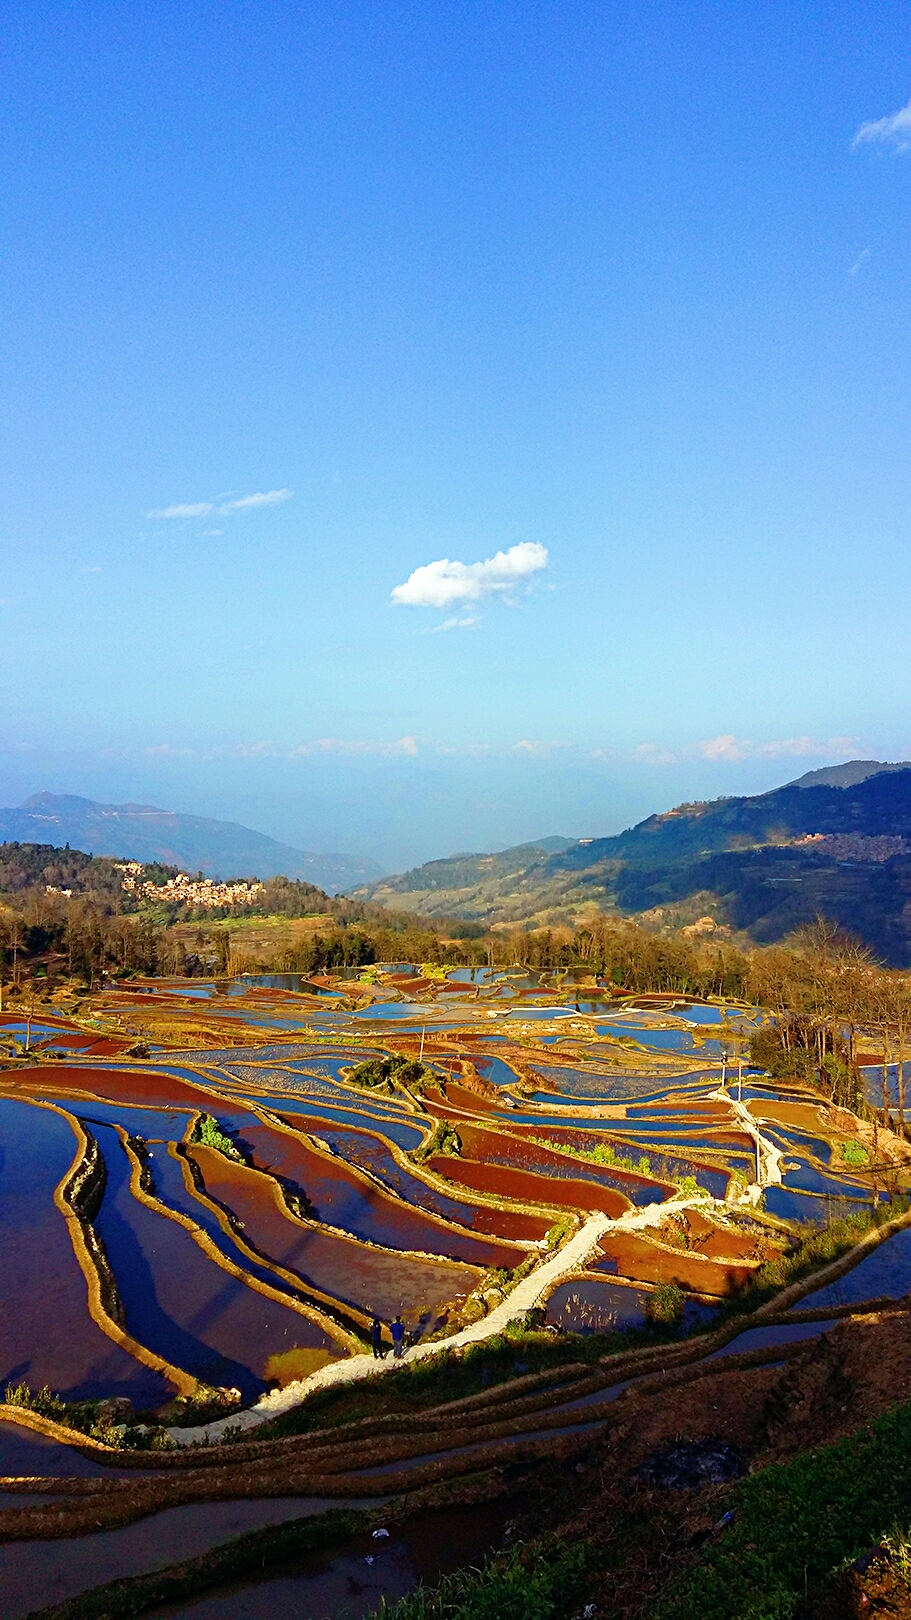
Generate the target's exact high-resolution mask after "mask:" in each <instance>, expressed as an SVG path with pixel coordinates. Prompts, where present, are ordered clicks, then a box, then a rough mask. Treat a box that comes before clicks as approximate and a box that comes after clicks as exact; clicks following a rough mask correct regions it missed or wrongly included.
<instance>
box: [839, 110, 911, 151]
mask: <svg viewBox="0 0 911 1620" xmlns="http://www.w3.org/2000/svg"><path fill="white" fill-rule="evenodd" d="M871 143H875V144H878V145H880V146H894V147H895V150H896V151H897V152H907V151H908V149H909V148H911V101H909V102H908V105H907V107H900V108H899V110H898V112H896V113H891V114H890V115H889V117H888V118H877V119H874V120H873V121H872V122H871V123H868V124H861V126H860V129H859V130H858V131H857V134H856V135H855V137H854V139H853V141H852V142H851V150H852V151H853V152H856V151H857V148H858V147H859V146H866V145H869V144H871Z"/></svg>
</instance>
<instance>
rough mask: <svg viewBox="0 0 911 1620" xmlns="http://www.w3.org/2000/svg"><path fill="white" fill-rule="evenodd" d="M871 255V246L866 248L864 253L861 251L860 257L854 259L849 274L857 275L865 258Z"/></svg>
mask: <svg viewBox="0 0 911 1620" xmlns="http://www.w3.org/2000/svg"><path fill="white" fill-rule="evenodd" d="M869 257H870V249H869V248H864V250H863V253H861V254H860V255H859V257H858V258H856V259H855V260H854V263H853V264H852V266H851V268H850V270H849V271H848V275H849V276H856V275H857V272H858V270H859V269H860V267H861V265H862V264H863V262H864V260H865V259H869Z"/></svg>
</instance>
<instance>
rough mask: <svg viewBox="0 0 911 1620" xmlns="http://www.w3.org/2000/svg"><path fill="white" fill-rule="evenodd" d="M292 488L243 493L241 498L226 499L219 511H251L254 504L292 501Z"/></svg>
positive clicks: (270, 504)
mask: <svg viewBox="0 0 911 1620" xmlns="http://www.w3.org/2000/svg"><path fill="white" fill-rule="evenodd" d="M290 499H291V491H290V489H267V490H259V491H258V492H257V494H255V495H241V497H240V499H239V500H236V501H225V502H224V503H223V505H221V506H220V507H219V508H218V510H219V512H224V513H228V512H249V511H250V510H251V508H252V507H254V506H277V505H278V504H279V502H280V501H290Z"/></svg>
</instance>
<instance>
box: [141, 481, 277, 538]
mask: <svg viewBox="0 0 911 1620" xmlns="http://www.w3.org/2000/svg"><path fill="white" fill-rule="evenodd" d="M291 494H292V491H291V490H290V489H266V490H257V492H256V493H255V494H254V495H240V496H238V497H237V499H236V500H231V501H228V500H223V499H222V497H221V496H219V497H218V501H217V502H216V501H178V502H177V504H176V505H175V506H164V507H162V508H161V510H160V511H157V512H149V513H148V516H149V517H150V518H202V517H211V515H212V513H213V512H217V513H218V514H219V515H220V516H221V517H227V516H228V514H229V513H231V512H249V511H252V510H253V508H254V507H257V506H277V505H278V503H279V502H280V501H290V499H291ZM212 532H213V533H214V534H220V533H221V530H220V529H215V530H213V531H212Z"/></svg>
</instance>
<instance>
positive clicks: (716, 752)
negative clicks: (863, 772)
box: [697, 734, 857, 764]
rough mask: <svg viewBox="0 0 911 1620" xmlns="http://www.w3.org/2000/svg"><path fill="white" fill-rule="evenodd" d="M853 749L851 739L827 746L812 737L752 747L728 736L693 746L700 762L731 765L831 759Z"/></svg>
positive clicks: (836, 739)
mask: <svg viewBox="0 0 911 1620" xmlns="http://www.w3.org/2000/svg"><path fill="white" fill-rule="evenodd" d="M856 746H857V741H856V738H854V737H830V738H829V739H828V741H827V742H818V741H817V740H816V739H815V738H813V737H781V738H778V739H777V740H775V741H774V742H765V743H754V742H750V740H749V738H746V737H735V736H733V735H730V734H728V735H725V736H721V737H712V738H710V739H708V740H707V741H706V742H701V743H698V744H697V747H698V750H699V752H700V754H702V756H703V758H704V759H720V760H725V761H727V762H728V763H731V764H737V763H739V761H740V760H744V759H834V758H838V757H840V756H841V755H843V754H849V753H851V752H852V751H853V749H854V748H856Z"/></svg>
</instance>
